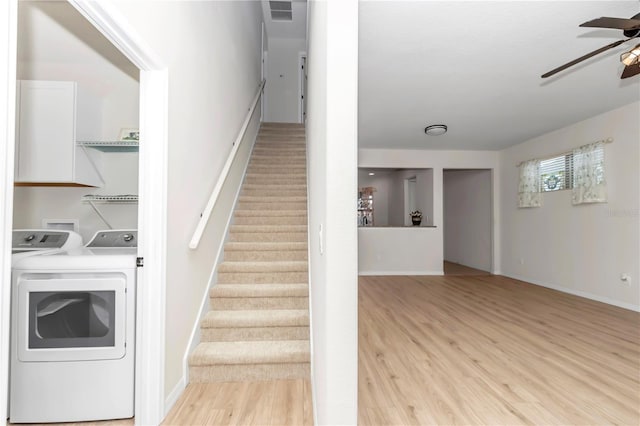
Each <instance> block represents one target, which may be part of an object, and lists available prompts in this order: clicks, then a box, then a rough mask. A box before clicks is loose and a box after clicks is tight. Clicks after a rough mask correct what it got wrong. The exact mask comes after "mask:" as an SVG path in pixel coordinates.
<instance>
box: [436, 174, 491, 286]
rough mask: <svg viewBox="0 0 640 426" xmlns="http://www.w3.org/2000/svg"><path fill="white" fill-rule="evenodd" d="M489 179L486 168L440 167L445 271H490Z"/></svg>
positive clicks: (450, 273)
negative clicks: (441, 168) (441, 171)
mask: <svg viewBox="0 0 640 426" xmlns="http://www.w3.org/2000/svg"><path fill="white" fill-rule="evenodd" d="M492 179H493V176H492V170H490V169H444V170H443V216H444V220H443V233H444V238H443V240H444V273H445V275H482V274H490V273H491V270H492V265H493V256H492V253H493V193H492Z"/></svg>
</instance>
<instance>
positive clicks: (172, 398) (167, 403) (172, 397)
mask: <svg viewBox="0 0 640 426" xmlns="http://www.w3.org/2000/svg"><path fill="white" fill-rule="evenodd" d="M186 387H187V377H186V376H185V375H184V374H183V375H182V378H181V379H180V380H178V383H176V385H175V386H174V387H173V389H171V392H169V395H167V398H166V399H165V400H164V418H167V415H168V414H169V412H170V411H171V409H172V408H173V406H174V405H175V404H176V402H178V399H179V398H180V396H181V395H182V392H184V390H185V388H186Z"/></svg>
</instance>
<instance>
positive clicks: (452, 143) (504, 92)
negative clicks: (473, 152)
mask: <svg viewBox="0 0 640 426" xmlns="http://www.w3.org/2000/svg"><path fill="white" fill-rule="evenodd" d="M639 11H640V3H639V2H638V1H595V2H594V1H590V2H582V1H564V2H560V1H528V2H523V1H504V2H494V1H473V2H458V1H418V2H416V1H382V2H381V1H361V2H360V23H359V25H360V47H359V49H360V51H359V67H360V71H359V97H360V99H359V141H360V147H361V148H406V149H478V150H487V149H489V150H498V149H502V148H505V147H507V146H511V145H515V144H518V143H521V142H524V141H526V140H528V139H530V138H532V137H535V136H538V135H541V134H544V133H547V132H549V131H552V130H554V129H558V128H562V127H565V126H567V125H569V124H572V123H575V122H578V121H581V120H583V119H586V118H589V117H592V116H595V115H598V114H600V113H602V112H605V111H609V110H611V109H614V108H616V107H618V106H622V105H625V104H628V103H631V102H634V101H637V100H638V99H640V75H638V76H636V77H632V78H630V79H626V80H620V78H619V76H620V73H621V72H622V68H623V65H622V64H620V62H619V55H620V53H621V52H622V51H624V50H625V48H626V49H629V48H631V47H633V46H634V45H635V44H638V40H640V39H638V40H634V41H632V42H628V43H625V44H623V45H622V46H620V47H618V48H616V49H612V50H611V51H609V52H607V53H605V54H601V55H599V56H597V57H595V58H592V59H590V60H587V61H585V62H584V63H582V64H580V65H577V66H574V67H573V68H571V69H569V70H567V71H564V72H562V73H560V74H557V75H556V76H554V77H551V78H549V79H545V80H543V79H541V78H540V75H541V74H543V73H544V72H546V71H549V70H551V69H553V68H555V67H557V66H559V65H561V64H564V63H566V62H568V61H570V60H572V59H574V58H577V57H578V56H582V55H583V54H585V53H587V52H590V51H592V50H595V49H597V48H599V47H602V46H604V45H606V44H609V43H611V42H612V41H616V40H619V39H621V38H622V32H621V31H618V30H606V29H589V28H579V27H578V25H579V24H580V23H582V22H585V21H587V20H590V19H593V18H597V17H600V16H614V17H622V18H628V17H631V16H633V15H635V14H636V13H638V12H639ZM634 42H635V43H634ZM438 123H443V124H447V125H448V126H449V131H448V133H447V134H445V135H443V136H438V137H433V136H427V135H425V134H424V128H425V126H426V125H428V124H438ZM585 142H588V141H585Z"/></svg>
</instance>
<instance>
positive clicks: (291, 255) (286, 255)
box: [224, 250, 308, 262]
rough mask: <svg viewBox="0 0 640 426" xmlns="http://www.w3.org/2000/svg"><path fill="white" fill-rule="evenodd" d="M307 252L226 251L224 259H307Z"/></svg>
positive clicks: (235, 260)
mask: <svg viewBox="0 0 640 426" xmlns="http://www.w3.org/2000/svg"><path fill="white" fill-rule="evenodd" d="M307 259H308V253H307V252H306V251H302V250H292V251H282V252H280V251H266V250H263V251H258V250H256V251H226V252H225V253H224V260H226V261H231V262H240V261H247V262H271V261H287V260H307Z"/></svg>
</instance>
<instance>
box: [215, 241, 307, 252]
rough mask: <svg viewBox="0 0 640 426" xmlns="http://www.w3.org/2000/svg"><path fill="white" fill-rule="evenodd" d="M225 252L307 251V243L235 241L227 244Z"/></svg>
mask: <svg viewBox="0 0 640 426" xmlns="http://www.w3.org/2000/svg"><path fill="white" fill-rule="evenodd" d="M224 249H225V250H234V251H235V250H251V251H263V250H264V251H267V250H269V251H271V250H285V249H286V250H291V251H295V250H307V243H306V242H304V241H298V242H287V241H274V242H246V241H235V242H229V243H227V244H225V246H224Z"/></svg>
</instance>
